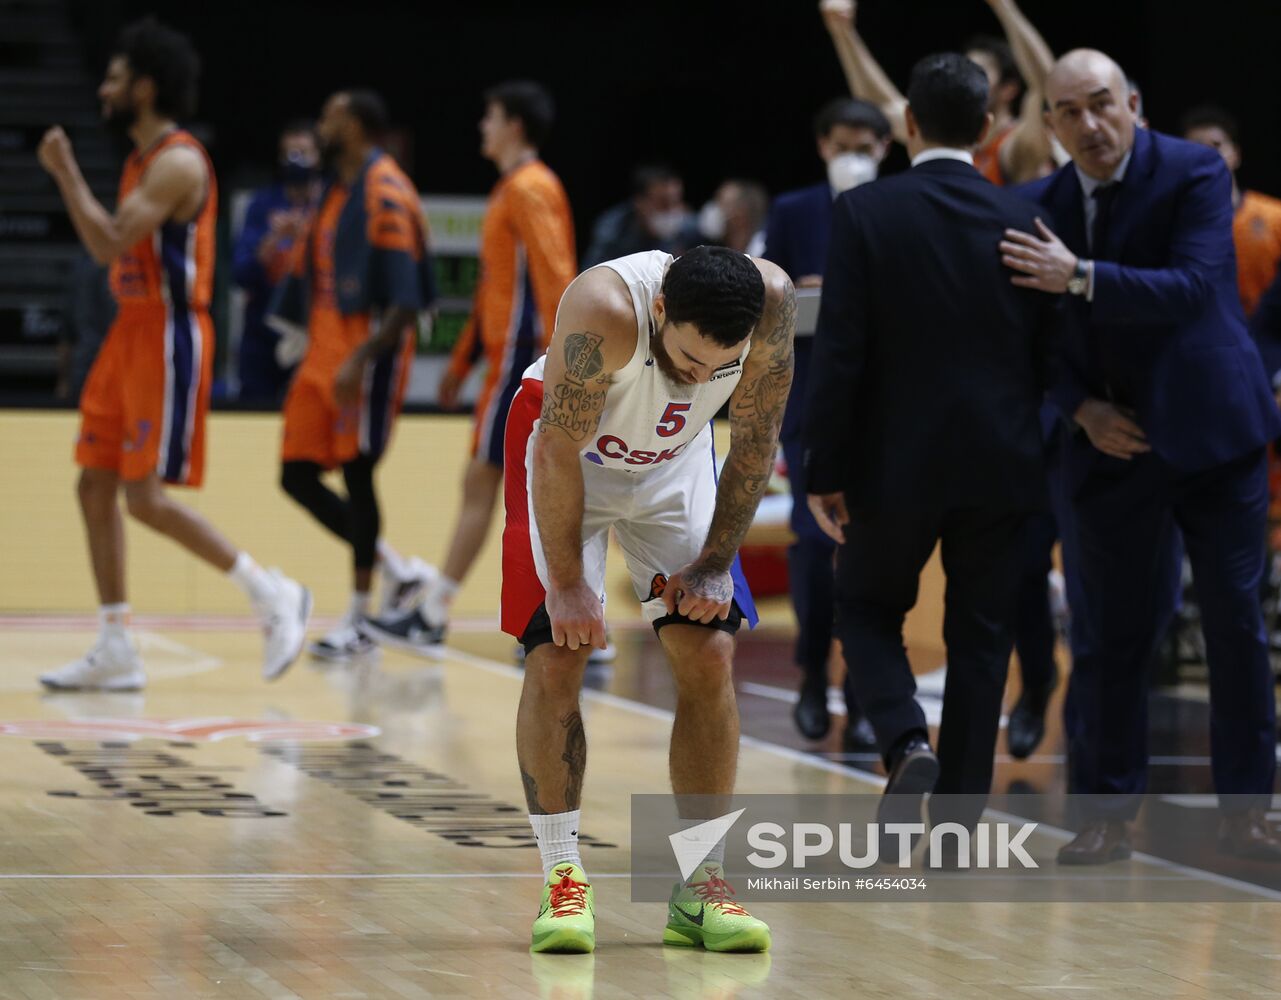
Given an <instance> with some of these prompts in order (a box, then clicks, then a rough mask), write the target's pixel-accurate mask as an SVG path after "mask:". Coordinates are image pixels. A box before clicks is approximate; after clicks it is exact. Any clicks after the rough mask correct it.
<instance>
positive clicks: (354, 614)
mask: <svg viewBox="0 0 1281 1000" xmlns="http://www.w3.org/2000/svg"><path fill="white" fill-rule="evenodd" d="M367 614H369V591H367V590H353V591H352V592H351V604H350V605H348V607H347V617H348V618H350V619H351V620H352V621H354V622H358V621H360V620H361V619H362V618H364V617H365V616H366V615H367Z"/></svg>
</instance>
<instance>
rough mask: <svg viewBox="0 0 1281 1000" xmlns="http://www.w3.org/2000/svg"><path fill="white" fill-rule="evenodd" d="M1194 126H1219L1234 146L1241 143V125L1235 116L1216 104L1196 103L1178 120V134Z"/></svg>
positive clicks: (1190, 129)
mask: <svg viewBox="0 0 1281 1000" xmlns="http://www.w3.org/2000/svg"><path fill="white" fill-rule="evenodd" d="M1194 128H1221V129H1223V131H1224V133H1225V134H1226V135H1227V137H1228V138H1229V139H1231V140H1232V144H1233V145H1234V146H1239V145H1241V125H1240V123H1238V122H1237V120H1236V117H1235V116H1234V115H1232V114H1230V113H1229V112H1227V111H1225V110H1224V109H1223V108H1221V107H1219V106H1218V105H1216V104H1198V105H1197V106H1196V107H1195V108H1192V109H1191V110H1190V111H1188V112H1187V113H1186V114H1184V116H1183V117H1182V118H1181V119H1180V120H1179V135H1187V134H1188V133H1189V132H1191V131H1192V130H1193V129H1194Z"/></svg>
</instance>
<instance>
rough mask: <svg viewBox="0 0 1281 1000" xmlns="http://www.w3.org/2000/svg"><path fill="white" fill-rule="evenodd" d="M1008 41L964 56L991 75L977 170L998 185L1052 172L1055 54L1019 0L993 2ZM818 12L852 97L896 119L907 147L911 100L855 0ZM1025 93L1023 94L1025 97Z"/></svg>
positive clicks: (976, 47) (985, 42)
mask: <svg viewBox="0 0 1281 1000" xmlns="http://www.w3.org/2000/svg"><path fill="white" fill-rule="evenodd" d="M987 5H988V6H989V7H990V8H991V9H992V13H993V14H995V15H996V19H997V20H998V21H999V22H1000V23H1001V28H1002V30H1004V32H1005V39H1006V40H1005V41H1002V40H1001V39H999V38H992V37H989V36H986V35H979V36H976V37H974V38H972V39H970V41H969V42H968V43H967V44H966V46H965V50H964V51H965V54H966V55H967V56H969V58H970V59H972V60H974V62H976V63H978V64H979V66H981V67H982V68H983V71H984V72H985V73H986V74H987V78H988V93H989V95H990V102H991V103H990V104H989V106H988V112H989V113H990V114H991V115H992V127H991V128H989V129H988V132H987V138H986V139H985V140H984V142H983V144H982V145H981V146H979V147H978V148H977V149H975V150H974V166H975V168H976V169H977V170H978V171H979V173H981V174H982V175H983V176H984V177H986V178H987V179H988V180H990V181H991V182H992V183H993V184H1021V183H1023V182H1024V181H1030V180H1034V179H1035V178H1037V177H1042V176H1044V175H1045V174H1047V173H1049V172H1050V170H1051V169H1053V162H1052V160H1051V144H1050V135H1049V132H1048V131H1047V130H1046V128H1045V124H1044V122H1043V120H1042V108H1043V105H1044V101H1045V98H1044V93H1045V90H1044V88H1045V78H1046V77H1047V76H1048V75H1049V72H1050V68H1051V67H1052V66H1053V65H1054V53H1053V52H1051V51H1050V48H1049V46H1048V45H1046V44H1045V40H1044V39H1043V38H1042V37H1041V35H1040V33H1039V32H1037V30H1036V28H1034V27H1033V26H1032V23H1031V22H1030V21H1029V20H1028V19H1027V18H1026V17H1025V16H1024V15H1023V12H1022V11H1020V10H1019V8H1018V5H1017V4H1016V3H1015V0H987ZM819 10H820V11H821V13H822V15H823V20H824V22H825V23H826V25H827V30H828V32H829V33H830V34H831V36H832V43H833V44H834V45H835V46H836V54H837V57H838V58H839V59H840V61H841V68H842V69H843V70H844V71H845V78H846V80H847V81H848V82H849V85H850V91H851V92H852V93H853V94H854V96H855V97H857V98H860V99H861V100H864V101H871V102H872V103H873V104H875V105H877V106H878V107H879V108H880V109H881V111H883V112H884V113H885V117H887V118H888V119H889V120H890V125H891V127H892V129H893V132H894V138H895V139H897V140H898V141H899V142H906V141H907V126H906V124H905V123H904V119H903V109H904V108H905V107H907V99H906V98H905V97H904V96H903V95H902V94H901V93H900V92H899V90H898V88H897V87H895V86H894V84H893V83H892V82H891V80H890V78H889V77H888V76H886V75H885V71H884V70H882V69H881V67H880V65H879V64H878V63H877V62H876V60H875V59H874V58H873V56H872V54H871V52H870V51H869V50H868V48H867V45H866V44H865V43H864V42H863V39H862V37H861V36H860V35H859V34H858V32H857V31H856V30H855V28H854V10H855V3H854V0H822V2H821V3H820V4H819ZM1020 95H1021V96H1020Z"/></svg>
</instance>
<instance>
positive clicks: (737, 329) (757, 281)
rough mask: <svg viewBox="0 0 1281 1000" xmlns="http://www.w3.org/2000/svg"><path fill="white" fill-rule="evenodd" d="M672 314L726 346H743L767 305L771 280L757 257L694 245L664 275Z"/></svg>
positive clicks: (673, 316) (674, 321)
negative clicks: (766, 278)
mask: <svg viewBox="0 0 1281 1000" xmlns="http://www.w3.org/2000/svg"><path fill="white" fill-rule="evenodd" d="M663 298H664V300H665V301H666V308H667V318H668V319H669V320H671V321H672V322H673V323H692V324H693V325H694V327H695V328H696V329H697V330H698V332H699V333H700V334H702V335H703V336H704V337H707V338H708V339H710V340H714V341H715V342H716V343H717V344H719V345H720V346H722V347H733V346H734V345H735V344H741V343H742V342H743V341H744V340H745V339H746V338H747V336H748V335H749V334H750V333H751V332H752V328H753V327H755V326H756V324H757V323H758V322H760V318H761V312H762V311H763V310H764V309H765V281H764V280H763V279H762V278H761V272H760V270H759V268H757V266H756V264H755V263H753V261H752V258H751V257H748V256H747V255H746V254H743V253H739V252H738V251H737V250H730V249H729V248H728V247H708V246H703V247H694V249H693V250H687V251H686V252H685V253H683V254H681V255H680V256H679V257H677V258H676V259H675V260H674V261H672V266H671V267H669V268H668V269H667V276H666V277H665V278H664V279H663Z"/></svg>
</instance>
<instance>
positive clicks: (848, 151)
mask: <svg viewBox="0 0 1281 1000" xmlns="http://www.w3.org/2000/svg"><path fill="white" fill-rule="evenodd" d="M814 137H815V139H816V141H817V143H818V155H819V156H820V157H821V158H822V159H823V162H824V163H825V164H826V165H827V175H828V176H827V180H826V181H824V182H823V183H821V184H815V185H813V186H812V187H807V188H801V189H800V190H799V191H788V192H786V193H784V194H781V195H779V196H778V198H776V199H775V201H774V205H773V208H772V209H771V211H770V216H769V225H768V226H767V227H766V230H765V253H764V255H763V256H764V257H765V259H766V260H770V261H773V262H774V263H775V264H777V265H778V266H779V267H781V268H782V269H783V270H784V271H786V272H787V273H788V275H789V276H790V277H791V279H792V281H794V282H795V283H796V286H797V287H798V288H815V287H818V286H819V285H821V284H822V283H823V268H824V267H825V266H826V264H827V243H828V237H829V236H830V235H831V231H832V203H833V199H835V198H836V197H837V196H838V195H839V194H841V193H842V192H844V191H847V190H849V189H851V188H853V187H856V186H857V185H858V184H859V183H861V182H865V181H870V180H872V179H873V178H875V177H876V173H877V169H878V168H879V166H880V163H881V160H882V159H884V157H885V153H886V151H887V150H888V149H889V145H890V123H889V120H888V119H887V118H886V117H885V115H883V114H882V113H881V110H880V109H879V108H877V107H876V106H875V105H873V104H868V103H867V102H866V101H856V100H854V99H852V98H848V97H846V98H837V99H836V100H834V101H830V102H829V103H828V104H826V105H824V107H823V108H822V110H821V111H819V113H818V115H817V116H816V117H815V119H814ZM812 347H813V337H797V338H796V365H795V369H794V374H793V376H792V391H791V395H790V396H789V397H788V400H787V410H786V412H785V413H784V415H783V429H782V432H781V434H780V441H781V443H782V445H783V455H784V458H785V460H786V462H787V475H788V478H789V479H790V481H791V486H792V519H791V522H792V523H791V526H792V532H793V534H795V535H796V541H795V542H794V543H793V544H792V546H791V547H790V548H789V549H788V552H787V557H788V558H787V561H788V582H789V584H790V590H791V597H792V607H793V609H794V610H795V612H796V623H797V636H796V664H797V666H799V667H800V668H801V673H802V679H801V690H800V698H799V700H798V701H797V703H796V708H795V711H794V712H793V713H792V714H793V718H794V719H795V720H796V728H797V729H799V730H800V731H801V734H802V735H803V736H805V737H806V738H807V739H811V740H819V739H822V738H823V737H824V736H826V735H827V732H828V729H829V728H830V726H831V717H830V716H829V715H828V712H827V661H828V659H829V657H830V655H831V650H832V620H833V614H834V610H833V608H834V606H833V600H834V598H833V579H832V574H833V561H832V560H833V555H834V553H835V549H836V545H835V543H834V542H833V541H832V540H831V539H830V538H828V537H827V535H825V534H823V532H822V530H821V529H820V528H819V526H818V524H817V523H815V521H814V515H813V514H811V513H810V510H809V507H808V506H807V505H806V502H805V488H804V487H805V484H804V483H803V482H802V478H803V477H802V476H801V460H802V455H801V431H802V429H803V428H804V425H805V409H806V408H805V401H806V399H807V398H808V392H807V388H806V385H807V377H808V373H809V360H810V351H811V350H812ZM845 708H846V713H847V715H846V723H845V733H844V737H843V740H842V743H843V746H844V748H845V749H846V750H847V751H858V750H866V749H868V748H870V747H874V746H875V745H876V734H875V733H874V732H873V731H872V727H871V724H870V723H869V722H868V721H867V717H866V716H865V715H863V713H862V711H861V710H860V709H859V706H858V701H857V699H856V698H855V697H854V692H853V690H852V688H851V686H850V684H849V683H848V675H847V683H846V684H845Z"/></svg>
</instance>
